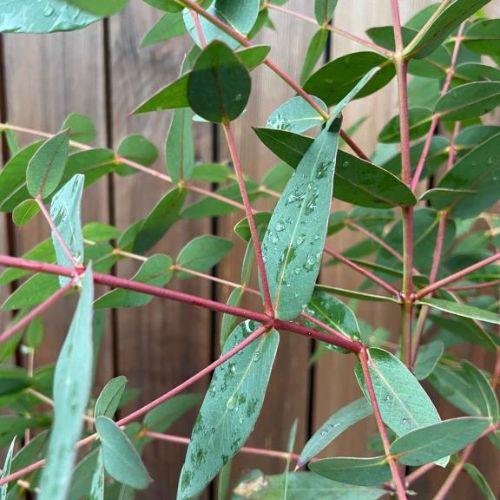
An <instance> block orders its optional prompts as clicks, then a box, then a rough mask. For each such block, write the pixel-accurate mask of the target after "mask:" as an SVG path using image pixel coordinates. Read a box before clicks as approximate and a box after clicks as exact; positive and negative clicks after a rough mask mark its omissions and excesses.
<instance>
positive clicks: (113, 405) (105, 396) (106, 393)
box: [94, 375, 127, 418]
mask: <svg viewBox="0 0 500 500" xmlns="http://www.w3.org/2000/svg"><path fill="white" fill-rule="evenodd" d="M126 385H127V377H124V376H123V375H120V376H119V377H115V378H112V379H111V380H110V381H109V382H108V383H107V384H106V385H105V386H104V388H103V389H102V391H101V394H99V397H98V398H97V401H96V403H95V408H94V417H100V416H105V417H109V418H113V415H114V414H115V412H116V410H117V409H118V406H119V405H120V400H121V398H122V395H123V391H124V390H125V386H126Z"/></svg>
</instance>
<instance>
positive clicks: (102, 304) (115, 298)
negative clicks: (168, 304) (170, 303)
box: [94, 254, 173, 309]
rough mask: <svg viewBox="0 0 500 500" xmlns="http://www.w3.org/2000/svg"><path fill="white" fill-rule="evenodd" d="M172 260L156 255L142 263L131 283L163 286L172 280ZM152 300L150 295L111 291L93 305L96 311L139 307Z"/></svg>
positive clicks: (118, 290)
mask: <svg viewBox="0 0 500 500" xmlns="http://www.w3.org/2000/svg"><path fill="white" fill-rule="evenodd" d="M172 263H173V262H172V258H171V257H169V256H168V255H163V254H156V255H152V256H151V257H149V258H148V260H147V261H146V262H144V263H143V264H142V265H141V267H140V268H139V270H138V271H137V273H136V274H135V275H134V276H133V278H132V281H137V282H139V283H147V284H148V285H155V286H165V285H166V284H167V283H168V282H169V281H170V280H171V279H172V274H173V273H172ZM151 300H153V297H152V296H151V295H147V294H145V293H139V292H132V291H130V290H125V289H121V288H120V289H116V290H111V291H110V292H107V293H105V294H104V295H102V296H101V297H99V298H98V299H97V300H96V301H95V304H94V307H95V308H96V309H103V308H109V307H140V306H144V305H146V304H149V302H151Z"/></svg>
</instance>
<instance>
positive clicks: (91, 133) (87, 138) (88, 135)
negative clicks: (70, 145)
mask: <svg viewBox="0 0 500 500" xmlns="http://www.w3.org/2000/svg"><path fill="white" fill-rule="evenodd" d="M61 129H62V130H66V129H69V138H70V139H71V140H73V141H77V142H82V143H84V144H88V143H89V142H92V141H93V140H94V139H95V137H96V135H97V132H96V129H95V127H94V124H93V123H92V120H91V119H90V118H89V117H88V116H85V115H81V114H79V113H70V114H69V115H68V116H67V117H66V119H65V120H64V122H63V124H62V126H61Z"/></svg>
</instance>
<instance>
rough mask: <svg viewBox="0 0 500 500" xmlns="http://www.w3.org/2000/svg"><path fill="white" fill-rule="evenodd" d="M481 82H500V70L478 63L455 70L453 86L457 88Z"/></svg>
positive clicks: (465, 64)
mask: <svg viewBox="0 0 500 500" xmlns="http://www.w3.org/2000/svg"><path fill="white" fill-rule="evenodd" d="M481 80H486V81H488V80H489V81H498V80H500V70H498V69H497V68H493V67H491V66H486V65H485V64H479V63H477V62H472V63H463V64H459V65H457V67H456V68H455V73H454V75H453V79H452V81H451V86H452V87H456V86H457V85H463V84H465V83H471V82H475V81H481ZM465 130H467V129H465Z"/></svg>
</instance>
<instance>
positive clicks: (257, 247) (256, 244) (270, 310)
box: [223, 123, 274, 316]
mask: <svg viewBox="0 0 500 500" xmlns="http://www.w3.org/2000/svg"><path fill="white" fill-rule="evenodd" d="M223 127H224V133H225V135H226V141H227V145H228V147H229V153H230V155H231V159H232V161H233V166H234V171H235V173H236V178H237V180H238V186H239V188H240V194H241V198H242V200H243V204H244V205H245V214H246V216H247V220H248V226H249V228H250V234H251V235H252V242H253V249H254V252H255V259H256V261H257V267H258V268H259V275H260V280H261V284H262V293H263V295H264V307H265V310H266V313H267V315H268V316H274V307H273V302H272V299H271V293H270V292H269V283H268V281H267V273H266V265H265V264H264V257H263V255H262V247H261V244H260V239H259V233H258V231H257V226H256V224H255V220H254V218H253V210H252V205H251V204H250V199H249V198H248V192H247V188H246V186H245V177H244V175H243V168H242V166H241V161H240V157H239V155H238V151H237V149H236V143H235V141H234V135H233V132H232V130H231V125H230V124H229V123H225V124H224V125H223Z"/></svg>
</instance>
